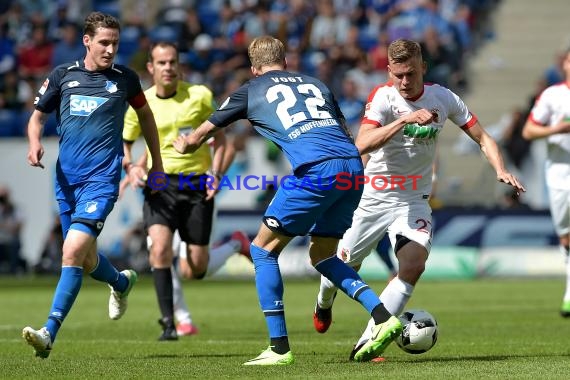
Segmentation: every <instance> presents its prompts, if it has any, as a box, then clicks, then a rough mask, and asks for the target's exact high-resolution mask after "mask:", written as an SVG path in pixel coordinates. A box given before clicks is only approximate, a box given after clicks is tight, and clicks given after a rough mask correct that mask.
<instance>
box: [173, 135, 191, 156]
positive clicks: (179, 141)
mask: <svg viewBox="0 0 570 380" xmlns="http://www.w3.org/2000/svg"><path fill="white" fill-rule="evenodd" d="M172 145H173V146H174V149H176V151H177V152H178V153H180V154H185V153H186V148H187V147H188V142H187V141H186V136H185V135H180V136H178V137H177V138H176V139H175V140H174V141H173V142H172Z"/></svg>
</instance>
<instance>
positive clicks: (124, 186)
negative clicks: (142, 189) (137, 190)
mask: <svg viewBox="0 0 570 380" xmlns="http://www.w3.org/2000/svg"><path fill="white" fill-rule="evenodd" d="M129 183H130V181H129V176H128V175H127V176H125V177H124V178H123V179H122V180H121V182H120V183H119V199H121V198H122V197H123V194H125V190H127V187H129Z"/></svg>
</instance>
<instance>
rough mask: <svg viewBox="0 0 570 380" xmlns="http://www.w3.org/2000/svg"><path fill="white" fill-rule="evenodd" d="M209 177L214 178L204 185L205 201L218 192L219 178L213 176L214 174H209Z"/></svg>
mask: <svg viewBox="0 0 570 380" xmlns="http://www.w3.org/2000/svg"><path fill="white" fill-rule="evenodd" d="M210 177H211V178H213V179H214V180H213V182H210V183H209V184H208V185H207V186H206V200H207V201H209V200H210V199H212V198H214V196H215V195H216V194H218V193H219V192H220V180H219V179H218V177H217V176H214V175H211V176H210Z"/></svg>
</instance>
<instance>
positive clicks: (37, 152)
mask: <svg viewBox="0 0 570 380" xmlns="http://www.w3.org/2000/svg"><path fill="white" fill-rule="evenodd" d="M48 116H49V114H47V113H44V112H42V111H38V110H37V109H36V110H34V112H32V115H31V116H30V120H29V121H28V132H27V133H28V163H29V164H30V165H31V166H37V167H40V168H42V169H43V168H44V165H43V164H42V163H41V159H42V157H43V155H44V147H43V145H42V142H41V138H42V133H43V130H44V125H45V123H46V121H47V118H48Z"/></svg>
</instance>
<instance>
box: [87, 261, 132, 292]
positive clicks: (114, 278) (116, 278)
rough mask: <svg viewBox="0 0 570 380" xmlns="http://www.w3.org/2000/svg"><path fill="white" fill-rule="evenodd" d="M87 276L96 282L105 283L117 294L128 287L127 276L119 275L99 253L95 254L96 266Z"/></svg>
mask: <svg viewBox="0 0 570 380" xmlns="http://www.w3.org/2000/svg"><path fill="white" fill-rule="evenodd" d="M89 275H90V276H91V277H92V278H93V279H95V280H97V281H102V282H106V283H107V284H109V285H111V286H112V287H113V290H116V291H118V292H123V291H125V290H126V289H127V287H128V286H129V280H128V279H127V276H125V275H124V274H122V273H120V272H119V271H118V270H117V268H115V267H114V266H113V264H111V262H110V261H109V259H107V257H105V256H104V255H102V254H100V253H97V265H96V266H95V269H93V270H92V271H91V273H89Z"/></svg>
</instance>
